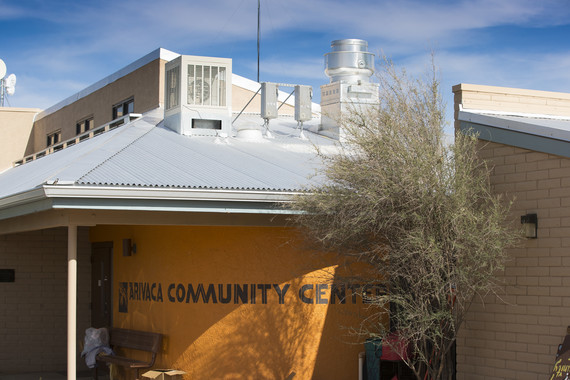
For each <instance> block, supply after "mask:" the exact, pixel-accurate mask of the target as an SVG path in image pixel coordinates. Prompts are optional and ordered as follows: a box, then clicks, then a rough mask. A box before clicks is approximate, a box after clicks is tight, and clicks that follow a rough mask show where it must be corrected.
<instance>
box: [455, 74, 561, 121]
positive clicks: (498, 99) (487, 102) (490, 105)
mask: <svg viewBox="0 0 570 380" xmlns="http://www.w3.org/2000/svg"><path fill="white" fill-rule="evenodd" d="M453 94H454V103H455V106H454V111H455V120H457V112H458V111H459V105H461V106H462V109H464V110H470V109H471V110H485V111H497V112H513V113H525V114H537V115H552V116H568V117H570V94H568V93H563V92H550V91H537V90H525V89H519V88H509V87H496V86H483V85H475V84H466V83H461V84H458V85H455V86H453ZM456 126H457V125H456Z"/></svg>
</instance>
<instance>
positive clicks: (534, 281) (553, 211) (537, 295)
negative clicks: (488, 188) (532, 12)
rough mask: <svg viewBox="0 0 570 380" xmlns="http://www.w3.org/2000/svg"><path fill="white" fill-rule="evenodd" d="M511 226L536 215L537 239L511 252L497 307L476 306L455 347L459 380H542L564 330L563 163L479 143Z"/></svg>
mask: <svg viewBox="0 0 570 380" xmlns="http://www.w3.org/2000/svg"><path fill="white" fill-rule="evenodd" d="M481 144H482V146H483V148H482V151H481V156H482V158H485V159H488V160H489V161H490V162H491V164H492V165H494V172H493V177H492V184H493V187H494V189H495V191H497V192H500V193H505V192H506V193H508V194H511V195H514V196H515V197H516V201H515V203H514V207H513V210H512V215H511V217H512V220H513V221H514V223H520V216H521V215H524V214H526V213H527V212H536V213H537V214H538V238H537V239H525V240H524V241H523V242H522V245H521V246H520V247H517V248H514V249H510V250H509V257H510V260H509V262H508V263H507V266H506V270H505V272H504V274H503V275H501V280H503V281H504V284H505V286H504V289H503V291H504V293H503V295H502V296H501V299H499V298H496V297H487V298H486V299H485V300H484V301H481V300H476V301H475V304H474V305H473V307H472V308H471V310H470V312H469V314H468V317H467V322H466V324H465V325H464V326H463V330H462V332H461V333H460V337H459V339H458V350H457V361H458V379H519V380H520V379H547V378H549V373H550V371H551V369H552V366H553V364H554V358H555V354H556V349H557V346H558V344H560V343H561V342H562V339H563V337H564V335H565V334H566V326H567V325H570V297H569V295H570V269H569V268H570V159H568V158H563V157H559V156H553V155H549V154H544V153H538V152H534V151H529V150H525V149H519V148H515V147H512V146H506V145H501V144H496V143H489V142H481Z"/></svg>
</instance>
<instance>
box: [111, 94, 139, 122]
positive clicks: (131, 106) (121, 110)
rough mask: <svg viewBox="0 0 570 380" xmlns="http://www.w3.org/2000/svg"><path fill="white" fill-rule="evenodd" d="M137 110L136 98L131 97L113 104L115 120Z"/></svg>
mask: <svg viewBox="0 0 570 380" xmlns="http://www.w3.org/2000/svg"><path fill="white" fill-rule="evenodd" d="M134 111H135V99H134V98H130V99H127V100H125V101H124V102H121V103H119V104H117V105H114V106H113V120H115V119H118V118H120V117H123V116H125V115H128V114H130V113H133V112H134Z"/></svg>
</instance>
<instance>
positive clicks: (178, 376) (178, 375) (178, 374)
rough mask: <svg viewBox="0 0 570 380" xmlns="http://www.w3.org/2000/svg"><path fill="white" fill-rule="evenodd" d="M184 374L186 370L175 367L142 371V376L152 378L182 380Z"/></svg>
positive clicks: (154, 379) (156, 379) (155, 379)
mask: <svg viewBox="0 0 570 380" xmlns="http://www.w3.org/2000/svg"><path fill="white" fill-rule="evenodd" d="M184 374H186V372H184V371H179V370H177V369H153V370H151V371H148V372H145V373H143V375H142V377H146V378H147V379H152V380H182V375H184Z"/></svg>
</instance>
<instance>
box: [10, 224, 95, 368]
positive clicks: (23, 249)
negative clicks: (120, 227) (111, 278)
mask: <svg viewBox="0 0 570 380" xmlns="http://www.w3.org/2000/svg"><path fill="white" fill-rule="evenodd" d="M90 257H91V246H90V243H89V236H88V230H87V229H86V228H80V229H79V231H78V262H77V266H78V315H77V325H78V331H77V338H78V339H80V340H82V339H83V336H84V333H85V329H86V328H87V327H89V324H90V319H91V311H90V302H91V288H90V278H91V261H90ZM0 269H14V270H15V282H0V374H3V373H27V372H46V371H65V370H66V368H67V364H66V363H67V228H55V229H48V230H39V231H33V232H26V233H19V234H10V235H0ZM78 347H79V346H78ZM80 352H81V350H80V349H79V348H78V354H79V353H80ZM82 366H83V368H86V367H85V366H84V364H83V360H82V359H78V369H81V368H82Z"/></svg>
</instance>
